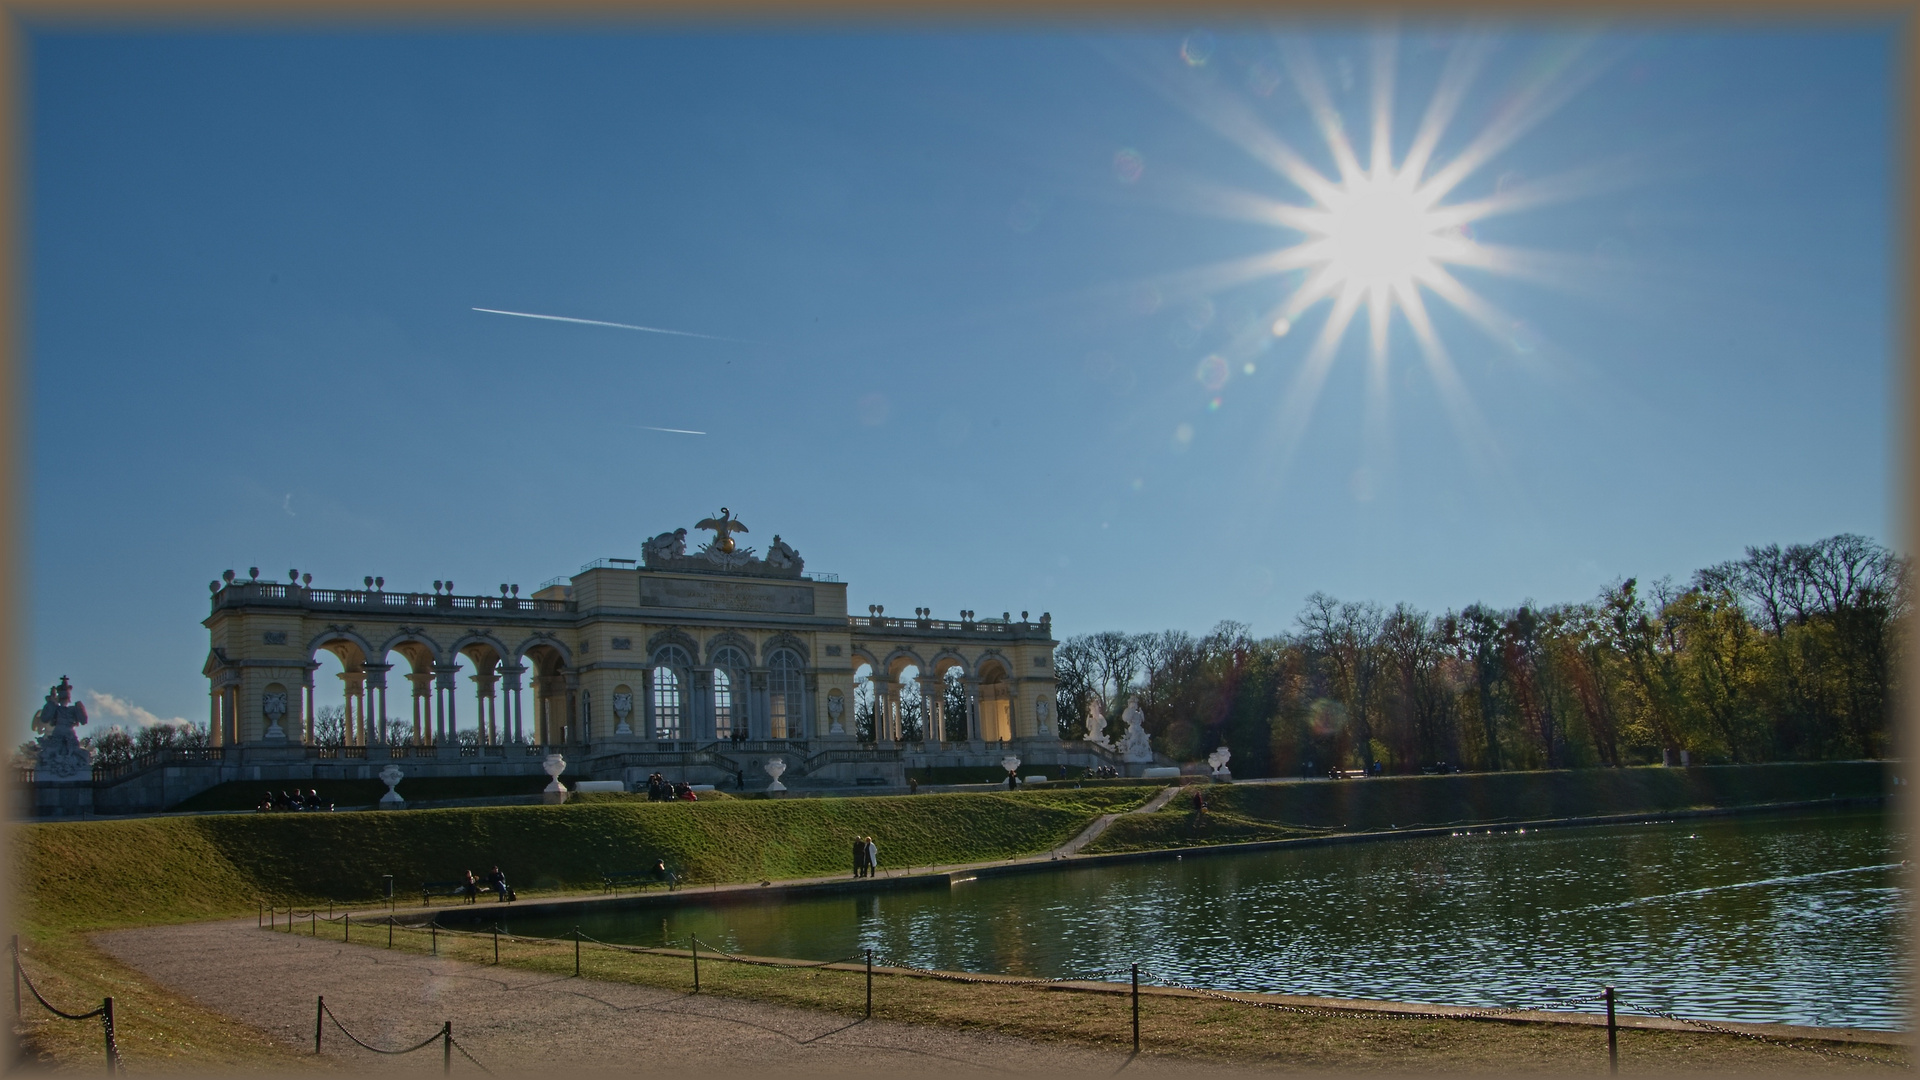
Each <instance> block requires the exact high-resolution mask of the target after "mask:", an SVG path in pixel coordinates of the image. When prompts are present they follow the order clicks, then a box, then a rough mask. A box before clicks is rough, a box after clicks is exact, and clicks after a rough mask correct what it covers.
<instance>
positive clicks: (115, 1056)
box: [100, 998, 120, 1076]
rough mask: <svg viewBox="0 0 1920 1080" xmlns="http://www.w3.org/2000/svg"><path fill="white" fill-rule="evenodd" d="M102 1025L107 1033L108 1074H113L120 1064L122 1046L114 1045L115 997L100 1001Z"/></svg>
mask: <svg viewBox="0 0 1920 1080" xmlns="http://www.w3.org/2000/svg"><path fill="white" fill-rule="evenodd" d="M100 1008H101V1017H100V1019H101V1025H100V1026H101V1027H103V1028H104V1029H106V1035H107V1075H108V1076H112V1075H113V1073H114V1070H115V1069H116V1068H118V1067H119V1065H120V1048H119V1047H117V1046H115V1045H113V999H112V998H107V999H106V1000H104V1001H102V1002H101V1003H100Z"/></svg>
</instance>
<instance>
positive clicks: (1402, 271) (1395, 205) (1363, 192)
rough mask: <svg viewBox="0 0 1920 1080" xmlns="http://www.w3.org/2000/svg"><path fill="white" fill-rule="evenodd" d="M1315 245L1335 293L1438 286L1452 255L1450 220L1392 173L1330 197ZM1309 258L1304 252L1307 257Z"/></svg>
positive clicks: (1313, 230) (1359, 179)
mask: <svg viewBox="0 0 1920 1080" xmlns="http://www.w3.org/2000/svg"><path fill="white" fill-rule="evenodd" d="M1328 202H1329V205H1328V206H1327V208H1326V212H1325V214H1324V215H1321V221H1320V223H1319V224H1318V227H1317V228H1316V227H1315V226H1314V225H1313V224H1309V225H1308V228H1309V230H1311V234H1313V235H1317V236H1319V237H1320V239H1319V241H1318V242H1317V243H1314V242H1310V246H1311V247H1313V248H1315V249H1317V250H1315V251H1314V254H1316V255H1318V256H1320V257H1321V258H1322V259H1324V260H1325V262H1324V265H1325V267H1326V272H1327V277H1328V281H1327V284H1328V285H1330V286H1332V287H1333V288H1335V289H1341V288H1360V289H1364V290H1366V291H1367V292H1369V293H1377V292H1380V291H1382V290H1386V289H1394V290H1400V291H1404V290H1407V289H1409V288H1411V287H1413V286H1414V285H1415V284H1416V283H1424V282H1429V281H1432V280H1433V278H1434V276H1435V271H1437V270H1438V269H1439V263H1440V261H1441V260H1443V259H1445V258H1446V257H1447V255H1449V254H1451V252H1449V251H1448V244H1447V240H1448V237H1446V236H1444V235H1442V233H1443V231H1444V230H1446V228H1447V225H1446V220H1445V218H1443V217H1442V216H1441V215H1439V214H1435V213H1434V212H1433V211H1432V204H1431V201H1430V200H1427V199H1422V198H1421V197H1420V196H1419V194H1418V193H1417V192H1416V191H1414V190H1413V185H1412V184H1410V183H1407V182H1405V181H1404V180H1403V179H1402V178H1401V177H1398V176H1394V175H1392V174H1391V173H1389V174H1387V175H1385V176H1360V177H1355V178H1354V180H1353V181H1352V182H1350V183H1348V184H1347V185H1345V186H1343V187H1341V188H1338V189H1336V193H1332V194H1330V195H1329V196H1328ZM1303 254H1304V253H1303Z"/></svg>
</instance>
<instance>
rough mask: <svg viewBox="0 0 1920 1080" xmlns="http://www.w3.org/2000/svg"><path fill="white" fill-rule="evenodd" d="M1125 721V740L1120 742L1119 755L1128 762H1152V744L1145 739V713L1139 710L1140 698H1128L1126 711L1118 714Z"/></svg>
mask: <svg viewBox="0 0 1920 1080" xmlns="http://www.w3.org/2000/svg"><path fill="white" fill-rule="evenodd" d="M1120 718H1121V719H1122V720H1125V721H1126V722H1127V741H1126V742H1125V743H1123V744H1121V747H1120V755H1121V758H1122V760H1124V761H1126V762H1127V763H1128V764H1133V763H1136V762H1142V761H1144V762H1146V763H1148V764H1152V763H1153V745H1152V744H1151V743H1150V742H1148V741H1147V729H1146V719H1147V718H1146V715H1145V714H1144V713H1142V712H1141V711H1140V699H1139V698H1137V697H1136V698H1129V699H1128V700H1127V711H1126V712H1124V713H1122V714H1120Z"/></svg>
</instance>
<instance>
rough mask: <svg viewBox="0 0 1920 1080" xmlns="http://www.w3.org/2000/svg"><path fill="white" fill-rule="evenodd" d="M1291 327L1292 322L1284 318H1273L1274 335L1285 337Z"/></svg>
mask: <svg viewBox="0 0 1920 1080" xmlns="http://www.w3.org/2000/svg"><path fill="white" fill-rule="evenodd" d="M1292 329H1293V323H1291V322H1289V321H1288V320H1286V319H1275V320H1273V336H1274V337H1286V336H1287V332H1288V331H1290V330H1292Z"/></svg>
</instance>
